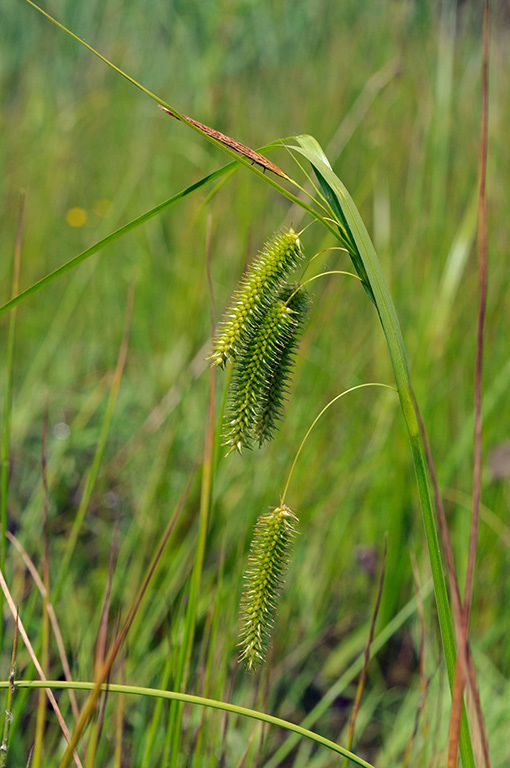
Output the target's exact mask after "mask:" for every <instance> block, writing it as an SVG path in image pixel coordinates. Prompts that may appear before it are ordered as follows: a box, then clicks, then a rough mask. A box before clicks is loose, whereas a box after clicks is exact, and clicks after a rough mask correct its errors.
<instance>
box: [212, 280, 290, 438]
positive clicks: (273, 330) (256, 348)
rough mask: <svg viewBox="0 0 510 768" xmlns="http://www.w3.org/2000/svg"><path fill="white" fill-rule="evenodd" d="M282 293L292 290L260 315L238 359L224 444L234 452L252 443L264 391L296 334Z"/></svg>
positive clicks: (232, 382)
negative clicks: (276, 365)
mask: <svg viewBox="0 0 510 768" xmlns="http://www.w3.org/2000/svg"><path fill="white" fill-rule="evenodd" d="M282 293H283V294H284V298H285V299H286V298H287V297H288V289H284V290H283V291H282V292H280V294H279V295H278V297H277V298H276V299H275V300H274V303H273V304H272V305H271V306H270V307H269V309H268V310H267V312H266V314H265V315H264V316H263V317H261V318H260V320H259V324H258V325H255V324H254V325H253V326H252V328H251V330H250V333H249V334H248V335H247V337H246V339H245V340H244V341H243V345H242V347H241V349H240V352H239V357H238V359H237V361H236V365H235V368H234V372H233V376H232V381H231V387H230V393H231V394H230V403H229V409H228V412H227V417H226V422H225V428H224V430H223V437H224V440H223V444H224V445H227V446H229V447H230V451H233V450H234V449H237V450H238V451H239V452H241V451H242V449H243V448H244V447H246V446H248V445H249V444H250V439H251V437H252V429H253V427H254V426H255V425H256V421H257V417H258V413H259V411H260V407H261V403H264V402H265V401H264V399H263V393H264V392H265V390H266V388H267V383H268V382H269V381H270V380H271V378H272V369H273V365H274V361H275V360H279V359H280V357H281V354H282V350H283V349H284V348H285V346H286V345H287V343H288V339H289V338H290V337H291V335H292V328H293V326H294V324H295V321H294V318H293V312H292V310H291V309H290V308H289V307H288V306H287V304H286V303H285V300H284V298H282V297H281V294H282ZM230 451H229V452H230Z"/></svg>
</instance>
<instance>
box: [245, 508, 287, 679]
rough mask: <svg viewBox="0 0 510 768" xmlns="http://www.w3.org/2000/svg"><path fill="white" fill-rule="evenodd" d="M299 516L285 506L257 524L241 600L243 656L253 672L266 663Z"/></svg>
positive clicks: (265, 516) (264, 516) (264, 515)
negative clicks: (278, 598)
mask: <svg viewBox="0 0 510 768" xmlns="http://www.w3.org/2000/svg"><path fill="white" fill-rule="evenodd" d="M296 522H297V517H296V515H295V514H294V513H293V512H292V510H291V509H289V507H287V506H286V505H285V504H281V505H280V506H279V507H276V509H273V510H271V511H270V512H268V513H266V514H263V515H261V516H260V517H259V518H258V520H257V523H256V526H255V532H254V535H253V541H252V545H251V550H250V558H249V563H248V570H247V571H246V573H245V585H244V590H243V596H242V599H241V611H240V621H241V629H240V633H239V637H240V643H239V645H240V648H241V653H240V656H239V661H244V662H245V664H246V666H247V668H248V669H249V670H254V669H255V667H257V666H258V665H259V664H261V663H262V662H263V661H264V657H265V652H266V648H267V644H268V642H269V636H270V633H271V629H272V618H273V615H274V613H275V610H276V599H277V597H278V593H279V590H280V588H281V586H282V584H283V578H284V575H285V571H286V569H287V563H288V559H289V550H290V546H291V544H292V540H293V538H294V535H295V533H296V528H295V523H296Z"/></svg>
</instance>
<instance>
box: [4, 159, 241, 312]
mask: <svg viewBox="0 0 510 768" xmlns="http://www.w3.org/2000/svg"><path fill="white" fill-rule="evenodd" d="M233 166H234V163H229V164H228V165H224V166H223V167H222V168H219V169H218V170H217V171H214V172H213V173H210V174H209V175H208V176H204V178H203V179H200V181H197V182H195V183H194V184H191V185H190V186H189V187H186V189H183V190H181V192H178V193H177V194H176V195H172V197H169V198H168V200H164V201H163V202H162V203H159V204H158V205H156V206H154V208H151V209H150V210H149V211H146V212H145V213H142V215H141V216H137V218H136V219H133V220H132V221H130V222H128V223H127V224H124V226H123V227H120V228H119V229H116V230H115V232H112V233H111V234H109V235H107V236H106V237H103V238H102V239H101V240H98V242H97V243H94V245H91V246H90V248H86V249H85V250H84V251H82V252H81V253H79V254H78V255H77V256H75V257H74V258H72V259H70V260H69V261H66V263H65V264H62V266H60V267H57V269H55V270H54V271H53V272H50V273H49V274H48V275H46V276H45V277H43V278H41V280H38V281H37V283H34V284H33V285H31V286H30V287H29V288H26V289H25V290H24V291H22V292H21V293H19V294H18V295H17V296H14V298H12V299H11V300H10V301H7V302H6V303H5V304H3V305H2V306H0V316H1V315H4V314H5V313H6V312H8V311H9V310H10V309H12V308H13V307H16V306H17V305H18V304H20V303H21V302H22V301H24V300H25V299H27V298H28V297H29V296H32V295H33V294H34V293H37V291H40V290H41V288H44V287H45V286H47V285H49V284H50V283H52V282H53V281H54V280H57V278H59V277H61V276H62V275H65V273H66V272H69V271H70V270H71V269H74V268H75V267H77V266H78V265H79V264H81V263H82V262H83V261H85V260H86V259H88V258H90V257H91V256H93V255H94V254H95V253H98V251H101V250H102V249H103V248H106V246H107V245H110V244H111V243H114V242H115V241H116V240H118V239H119V238H120V237H123V236H124V235H127V233H128V232H131V231H132V230H133V229H136V228H137V227H139V226H140V225H141V224H145V222H146V221H149V220H150V219H153V218H154V216H157V215H158V214H160V213H162V212H163V211H165V210H166V209H167V208H170V207H171V206H172V205H175V203H178V202H179V201H180V200H184V198H186V197H188V195H191V193H192V192H196V191H197V190H198V189H201V188H202V187H204V186H206V185H207V184H211V183H212V182H213V181H216V179H219V178H220V177H221V176H223V175H224V174H226V173H228V172H229V171H230V170H231V169H232V167H233Z"/></svg>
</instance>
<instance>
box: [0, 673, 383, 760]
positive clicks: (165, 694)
mask: <svg viewBox="0 0 510 768" xmlns="http://www.w3.org/2000/svg"><path fill="white" fill-rule="evenodd" d="M8 685H9V683H8V681H4V680H2V681H0V689H1V688H6V687H7V686H8ZM14 685H15V688H41V687H43V686H44V687H48V688H51V689H54V690H59V689H61V690H67V689H68V688H75V689H76V690H78V691H92V690H94V688H95V683H93V682H73V683H67V682H64V681H63V680H46V681H44V682H40V681H39V680H19V681H18V680H17V681H15V683H14ZM107 688H108V691H109V692H110V693H122V694H130V695H134V696H146V697H148V698H156V699H166V700H168V701H180V702H182V703H187V704H193V705H196V706H200V707H210V708H211V709H219V710H222V711H224V712H232V713H233V714H235V715H240V716H242V717H251V718H252V719H254V720H260V721H262V722H263V723H267V724H268V725H275V726H277V727H279V728H284V729H285V730H288V731H292V732H294V733H295V734H297V735H298V736H301V737H304V738H307V739H312V741H314V742H315V743H316V744H320V745H321V746H323V747H327V748H328V749H330V750H331V751H332V752H335V753H336V754H337V755H341V756H342V757H347V758H348V759H349V760H350V761H351V762H353V763H354V764H355V765H359V766H361V768H374V766H373V765H372V764H371V763H368V762H367V761H366V760H363V758H362V757H359V756H358V755H355V754H354V753H353V752H349V751H348V750H347V749H344V747H341V746H340V745H338V744H335V742H334V741H330V740H329V739H326V738H324V737H323V736H319V734H317V733H313V732H312V731H308V730H307V729H306V728H302V727H301V726H299V725H295V724H294V723H290V722H288V721H287V720H282V719H281V718H279V717H274V716H273V715H267V714H266V713H265V712H257V711H256V710H254V709H248V708H247V707H240V706H238V705H237V704H229V703H228V702H226V701H215V700H214V699H204V698H202V697H201V696H192V695H190V694H186V693H177V692H176V691H164V690H161V689H158V688H142V687H139V686H134V685H119V684H116V683H109V684H108V686H106V685H103V686H102V690H106V689H107Z"/></svg>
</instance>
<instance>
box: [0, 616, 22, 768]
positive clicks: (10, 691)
mask: <svg viewBox="0 0 510 768" xmlns="http://www.w3.org/2000/svg"><path fill="white" fill-rule="evenodd" d="M17 652H18V614H17V613H16V626H15V627H14V640H13V643H12V654H11V669H10V672H9V685H8V688H7V701H6V703H5V712H4V729H3V735H2V745H1V747H0V768H5V766H6V764H7V750H8V748H9V733H10V730H11V721H12V697H13V695H14V680H15V678H16V656H17Z"/></svg>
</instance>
